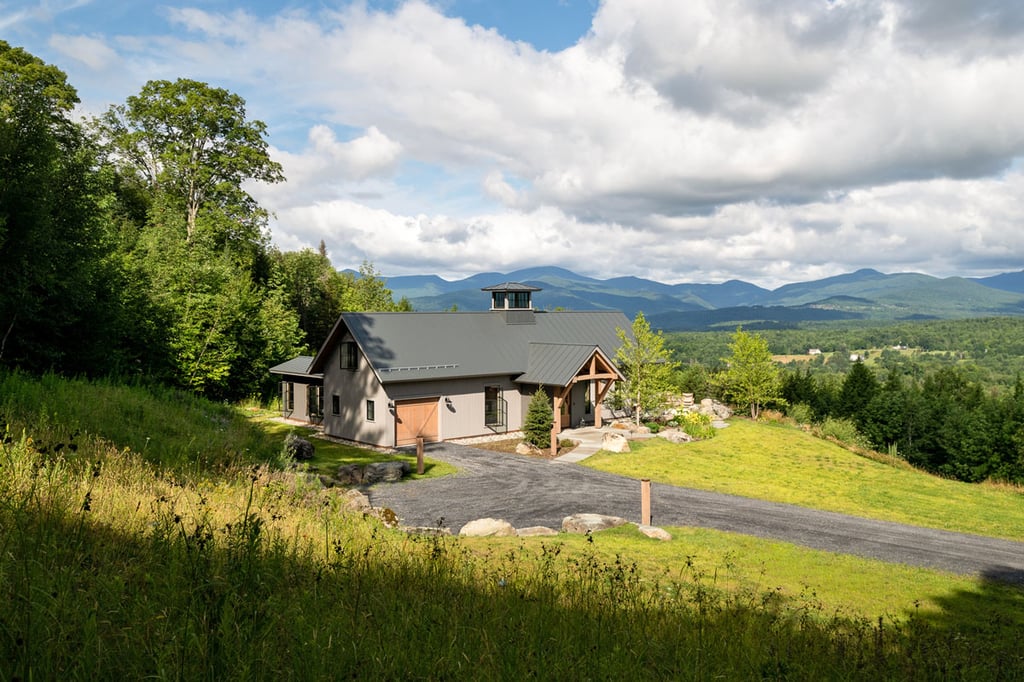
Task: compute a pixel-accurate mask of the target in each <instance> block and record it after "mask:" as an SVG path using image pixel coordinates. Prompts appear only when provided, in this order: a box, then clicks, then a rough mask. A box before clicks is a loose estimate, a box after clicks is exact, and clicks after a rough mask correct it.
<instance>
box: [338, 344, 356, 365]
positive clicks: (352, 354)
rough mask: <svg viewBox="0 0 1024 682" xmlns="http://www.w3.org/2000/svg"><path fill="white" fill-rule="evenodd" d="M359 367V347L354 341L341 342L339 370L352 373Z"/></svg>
mask: <svg viewBox="0 0 1024 682" xmlns="http://www.w3.org/2000/svg"><path fill="white" fill-rule="evenodd" d="M358 367H359V346H357V345H356V342H355V341H342V342H341V368H342V369H347V370H349V371H354V370H356V369H357V368H358Z"/></svg>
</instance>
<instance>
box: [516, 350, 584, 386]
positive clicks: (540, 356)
mask: <svg viewBox="0 0 1024 682" xmlns="http://www.w3.org/2000/svg"><path fill="white" fill-rule="evenodd" d="M596 350H598V348H597V346H595V345H589V346H588V345H586V344H575V343H573V344H570V343H531V344H530V360H529V365H528V366H527V369H526V373H524V374H523V375H522V376H520V377H519V378H518V379H516V381H519V382H521V383H524V384H543V385H545V386H567V385H568V384H569V382H570V381H572V378H573V377H574V376H575V375H576V373H577V372H579V371H580V369H581V368H582V367H583V365H584V364H585V363H586V362H587V361H588V360H590V356H591V355H593V354H594V351H596Z"/></svg>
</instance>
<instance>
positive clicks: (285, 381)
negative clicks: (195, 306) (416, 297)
mask: <svg viewBox="0 0 1024 682" xmlns="http://www.w3.org/2000/svg"><path fill="white" fill-rule="evenodd" d="M482 291H484V292H487V293H489V294H490V296H491V307H490V310H489V311H486V312H404V313H342V315H341V317H340V318H339V319H338V321H337V323H336V324H335V326H334V328H333V329H332V330H331V333H330V335H329V336H328V338H327V340H326V341H325V342H324V344H323V346H322V347H321V348H320V350H319V352H318V353H317V354H316V356H314V357H312V358H309V357H308V356H303V357H298V358H294V359H292V360H289V361H288V362H285V363H282V364H280V365H277V366H276V367H273V368H272V369H271V370H270V371H271V372H272V373H274V374H276V375H279V376H280V377H281V381H282V408H283V410H284V412H285V414H286V416H290V417H292V418H298V419H304V420H306V421H321V422H322V424H323V429H324V432H325V433H326V434H328V435H332V436H337V437H340V438H346V439H349V440H352V441H356V442H359V443H366V444H369V445H375V446H383V447H396V446H403V445H410V444H414V443H416V442H417V439H418V438H423V439H424V441H427V442H429V441H440V440H449V439H453V438H465V437H471V436H480V435H489V434H495V433H505V432H509V431H518V430H519V429H520V428H521V427H522V424H523V420H524V417H525V415H526V411H527V407H528V405H529V401H530V397H531V396H532V395H533V394H534V393H535V392H536V391H537V390H538V389H539V388H541V387H543V389H544V390H545V391H546V392H547V393H548V395H549V396H550V399H551V404H552V410H553V412H554V414H555V415H557V418H556V419H555V425H554V428H553V429H552V439H553V440H554V439H555V438H556V437H557V434H558V433H559V432H560V431H561V430H562V429H563V428H566V427H569V426H576V425H579V424H581V423H594V424H596V425H598V426H599V425H600V424H601V414H602V408H603V401H604V399H605V397H606V396H607V395H608V391H609V390H610V389H611V387H612V386H613V384H614V383H615V382H616V381H618V380H620V379H622V378H623V377H622V374H621V373H620V371H619V369H618V368H617V367H616V366H615V361H614V358H615V352H616V350H617V349H618V347H619V345H620V340H619V335H618V332H617V330H618V329H623V330H625V331H626V333H627V334H629V333H630V329H631V324H630V322H629V320H628V319H627V318H626V316H625V315H623V314H622V313H621V312H618V311H613V312H609V311H551V312H549V311H541V310H535V309H534V308H533V301H532V295H533V294H534V293H536V292H538V291H541V289H539V288H538V287H533V286H529V285H526V284H520V283H516V282H506V283H504V284H499V285H497V286H492V287H485V288H484V289H483V290H482ZM318 391H319V392H318ZM304 411H305V412H304Z"/></svg>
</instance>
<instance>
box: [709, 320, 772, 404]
mask: <svg viewBox="0 0 1024 682" xmlns="http://www.w3.org/2000/svg"><path fill="white" fill-rule="evenodd" d="M729 349H730V350H731V351H732V355H731V356H729V357H728V358H725V362H726V363H727V364H728V367H729V368H728V369H727V370H726V371H725V373H724V376H723V377H722V379H723V384H724V388H725V390H726V392H727V394H728V396H729V397H730V399H731V400H732V401H733V402H734V403H735V404H737V405H743V406H746V407H749V408H750V416H751V417H752V418H753V419H757V418H758V417H759V416H760V414H761V409H762V408H763V407H764V406H765V405H766V404H768V403H776V404H778V403H781V402H783V399H782V380H781V378H780V374H779V368H778V367H777V366H776V364H775V362H774V361H773V360H772V354H771V351H769V350H768V342H767V341H766V340H765V339H764V338H762V337H761V336H758V335H757V334H748V333H747V332H745V331H743V329H742V328H739V327H738V328H737V329H736V333H735V334H733V337H732V343H730V344H729Z"/></svg>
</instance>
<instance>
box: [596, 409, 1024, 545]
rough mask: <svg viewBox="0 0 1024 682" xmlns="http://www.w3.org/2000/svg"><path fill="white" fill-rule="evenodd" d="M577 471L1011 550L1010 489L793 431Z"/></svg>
mask: <svg viewBox="0 0 1024 682" xmlns="http://www.w3.org/2000/svg"><path fill="white" fill-rule="evenodd" d="M630 447H631V449H632V452H630V453H622V454H614V453H608V452H601V453H598V454H596V455H593V456H591V457H590V458H588V459H587V460H585V461H584V462H583V464H584V465H586V466H589V467H592V468H594V469H600V470H601V471H608V472H612V473H616V474H621V475H624V476H630V477H633V478H649V479H651V480H652V481H656V482H659V483H668V484H671V485H678V486H685V487H689V488H698V489H701V490H711V491H715V492H722V493H729V494H732V495H740V496H743V497H753V498H758V499H763V500H770V501H773V502H783V503H787V504H796V505H800V506H804V507H811V508H814V509H825V510H828V511H835V512H841V513H844V514H852V515H855V516H860V517H864V518H872V519H880V520H884V521H896V522H899V523H909V524H913V525H918V526H926V527H930V528H940V529H943V530H951V531H958V532H963V533H975V534H978V535H986V536H991V537H999V538H1007V539H1011V540H1020V539H1021V538H1022V532H1024V531H1022V529H1024V495H1022V494H1021V491H1020V490H1019V489H1013V488H1008V487H1005V486H987V485H978V484H972V483H962V482H959V481H952V480H948V479H943V478H939V477H937V476H933V475H931V474H927V473H924V472H921V471H919V470H916V469H913V468H910V467H908V466H906V465H902V466H901V465H899V463H885V462H882V461H878V460H877V459H872V458H869V457H864V456H861V455H858V454H856V453H854V452H851V451H850V450H847V449H846V448H843V447H841V446H840V445H837V444H836V443H833V442H830V441H827V440H822V439H820V438H816V437H814V436H813V435H811V434H809V433H806V432H804V431H802V430H801V429H799V428H797V427H794V426H789V425H786V424H779V423H774V422H768V423H763V422H753V421H750V420H747V419H736V418H734V419H732V420H731V421H730V425H729V426H728V428H724V429H721V430H719V431H718V433H717V435H716V436H715V437H714V438H712V439H709V440H704V441H698V442H693V443H681V444H673V443H669V442H668V441H666V440H664V439H660V438H653V439H650V440H646V441H633V442H631V443H630Z"/></svg>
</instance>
